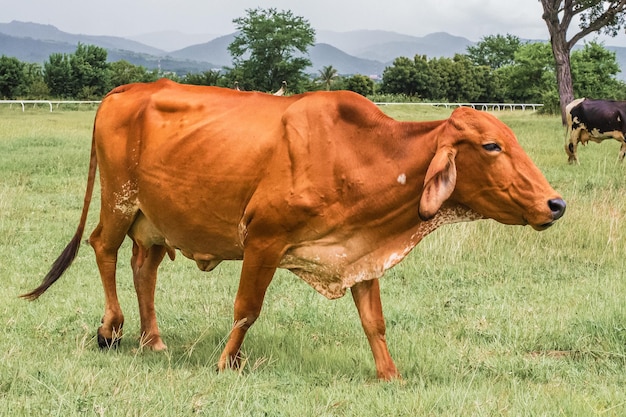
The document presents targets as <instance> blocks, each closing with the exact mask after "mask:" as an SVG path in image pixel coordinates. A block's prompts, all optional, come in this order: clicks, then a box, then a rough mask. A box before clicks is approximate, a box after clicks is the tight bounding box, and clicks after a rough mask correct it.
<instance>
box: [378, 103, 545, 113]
mask: <svg viewBox="0 0 626 417" xmlns="http://www.w3.org/2000/svg"><path fill="white" fill-rule="evenodd" d="M376 104H377V105H379V106H392V105H395V104H404V105H407V104H409V105H415V106H434V107H445V108H446V109H447V108H455V107H471V108H473V109H478V110H498V111H499V110H511V111H513V110H527V109H532V110H537V108H538V107H543V104H539V103H376Z"/></svg>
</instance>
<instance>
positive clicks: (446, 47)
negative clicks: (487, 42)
mask: <svg viewBox="0 0 626 417" xmlns="http://www.w3.org/2000/svg"><path fill="white" fill-rule="evenodd" d="M194 36H206V37H209V38H210V37H212V36H214V35H194ZM159 37H160V38H161V39H162V41H161V42H163V44H159V43H158V42H159V41H158V39H159ZM164 37H165V38H167V39H164ZM234 37H235V33H232V34H229V35H225V36H218V37H216V38H214V39H211V40H209V41H207V42H201V43H197V44H193V45H189V46H185V47H184V48H180V49H175V50H170V48H171V47H172V46H173V45H188V44H189V42H193V38H190V35H185V34H182V33H180V32H160V33H152V34H145V35H138V36H136V37H134V39H127V38H122V37H115V36H93V35H79V34H78V35H77V34H70V33H66V32H63V31H60V30H59V29H57V28H56V27H54V26H51V25H42V24H38V23H29V22H17V21H13V22H10V23H0V55H7V56H13V57H16V58H18V59H19V60H21V61H24V62H37V63H43V62H45V61H47V60H48V58H49V56H50V54H52V53H55V52H59V53H73V52H74V51H75V50H76V45H77V44H78V43H79V42H81V43H85V44H92V45H96V46H100V47H102V48H105V49H107V51H108V60H109V61H111V62H113V61H118V60H120V59H124V60H126V61H128V62H130V63H132V64H134V65H143V66H144V67H146V68H148V69H155V68H159V67H160V68H161V69H162V70H164V71H174V72H176V73H178V74H186V73H188V72H201V71H207V70H213V69H217V68H222V67H225V66H231V65H232V62H231V57H230V54H229V53H228V50H227V48H228V45H229V44H230V43H231V42H232V41H233V39H234ZM141 39H145V40H146V42H150V43H151V45H147V44H145V43H142V42H141V41H140V40H141ZM316 42H317V43H316V44H315V46H314V47H312V48H310V49H309V58H310V59H311V61H312V66H311V67H310V68H309V72H310V73H314V74H315V73H317V72H318V71H319V70H320V69H322V68H323V67H324V66H328V65H332V66H333V67H334V68H336V69H337V70H338V72H339V73H340V74H342V75H349V74H364V75H368V76H370V75H379V76H380V75H381V74H382V72H383V70H384V69H385V67H387V66H389V65H391V64H392V62H393V60H394V59H395V58H397V57H399V56H406V57H409V58H412V57H414V56H415V55H417V54H419V55H426V56H427V57H429V58H437V57H452V56H454V55H455V54H457V53H461V54H462V53H466V52H467V47H468V46H470V45H472V44H473V42H471V41H470V40H468V39H466V38H463V37H459V36H452V35H450V34H448V33H443V32H441V33H432V34H429V35H426V36H423V37H419V36H409V35H404V34H400V33H396V32H388V31H381V30H359V31H351V32H332V31H319V32H317V35H316ZM606 48H607V49H609V50H611V51H613V52H615V53H616V58H617V62H618V64H619V65H620V68H624V69H625V70H626V48H623V47H612V46H607V47H606ZM166 51H169V52H166ZM618 78H619V79H621V80H626V72H622V73H620V74H618Z"/></svg>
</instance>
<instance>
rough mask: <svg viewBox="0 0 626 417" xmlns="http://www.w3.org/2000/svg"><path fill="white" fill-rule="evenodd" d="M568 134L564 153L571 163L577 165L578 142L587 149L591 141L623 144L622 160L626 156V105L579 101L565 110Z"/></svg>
mask: <svg viewBox="0 0 626 417" xmlns="http://www.w3.org/2000/svg"><path fill="white" fill-rule="evenodd" d="M565 112H566V117H567V133H566V136H565V152H567V155H568V157H569V158H568V162H569V163H570V164H572V163H578V157H577V156H576V147H577V146H578V142H580V143H582V144H583V145H586V144H587V142H588V141H590V140H592V141H594V142H597V143H600V142H602V141H603V140H604V139H615V140H617V141H619V142H620V143H621V144H622V147H621V148H620V150H619V160H620V161H622V160H623V159H624V155H625V154H626V141H625V140H624V135H625V134H626V101H613V100H593V99H589V98H579V99H576V100H574V101H572V102H571V103H569V104H568V105H567V106H566V107H565Z"/></svg>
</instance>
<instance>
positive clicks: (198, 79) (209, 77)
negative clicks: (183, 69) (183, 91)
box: [181, 71, 224, 85]
mask: <svg viewBox="0 0 626 417" xmlns="http://www.w3.org/2000/svg"><path fill="white" fill-rule="evenodd" d="M223 78H224V76H223V75H222V73H221V72H220V71H204V72H201V73H199V74H194V73H189V74H186V75H185V76H184V77H183V78H182V79H181V82H182V83H183V84H194V85H221V82H222V79H223Z"/></svg>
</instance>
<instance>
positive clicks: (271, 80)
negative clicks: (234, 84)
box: [228, 8, 315, 92]
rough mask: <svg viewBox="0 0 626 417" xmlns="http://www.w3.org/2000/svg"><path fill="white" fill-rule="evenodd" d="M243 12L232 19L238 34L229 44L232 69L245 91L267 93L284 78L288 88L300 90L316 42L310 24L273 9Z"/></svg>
mask: <svg viewBox="0 0 626 417" xmlns="http://www.w3.org/2000/svg"><path fill="white" fill-rule="evenodd" d="M246 13H247V16H245V17H240V18H237V19H234V20H233V23H235V26H236V28H237V30H238V32H239V34H238V35H237V36H235V39H234V40H233V42H232V43H231V44H230V45H228V51H229V52H230V54H231V56H232V57H233V64H234V67H235V68H234V71H235V72H236V73H238V74H241V76H242V78H240V79H239V84H240V85H242V87H244V88H245V89H246V90H259V91H266V92H269V91H276V90H278V89H279V88H280V86H281V85H282V82H283V81H286V82H287V83H288V84H289V88H290V90H293V91H299V89H300V86H301V84H302V83H303V82H304V81H305V79H306V75H305V74H304V69H305V68H306V67H308V66H310V65H311V61H310V60H309V59H308V58H306V57H305V56H306V55H307V52H308V48H309V47H310V46H313V44H314V41H315V31H314V30H313V28H312V27H311V25H310V23H309V22H308V21H307V20H305V19H304V18H302V17H299V16H294V15H293V14H292V12H291V11H280V12H279V11H277V10H276V9H274V8H270V9H262V8H256V9H248V10H246Z"/></svg>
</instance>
